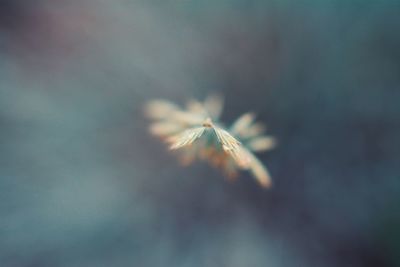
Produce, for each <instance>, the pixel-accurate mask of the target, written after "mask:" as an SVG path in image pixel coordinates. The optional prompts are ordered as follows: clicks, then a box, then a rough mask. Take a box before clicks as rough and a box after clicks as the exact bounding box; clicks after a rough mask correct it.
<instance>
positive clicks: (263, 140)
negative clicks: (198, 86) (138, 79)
mask: <svg viewBox="0 0 400 267" xmlns="http://www.w3.org/2000/svg"><path fill="white" fill-rule="evenodd" d="M222 108H223V101H222V98H221V97H219V96H215V95H214V96H210V97H208V98H207V99H206V100H205V101H204V102H199V101H196V100H191V101H188V103H187V105H186V107H185V108H180V107H179V106H177V105H175V104H173V103H171V102H169V101H166V100H153V101H150V102H149V103H148V104H147V105H146V108H145V112H146V115H147V116H148V117H149V118H150V119H152V120H153V121H154V122H153V123H152V124H151V126H150V132H151V133H152V134H153V135H155V136H158V137H160V138H161V139H162V140H163V141H165V142H166V143H167V144H169V148H170V149H171V150H178V149H179V150H180V151H181V154H180V161H181V163H182V164H184V165H188V164H190V163H192V162H193V161H194V160H195V159H197V158H198V159H201V160H205V161H208V162H209V163H210V164H211V165H213V166H215V167H217V168H221V169H222V170H223V171H224V173H225V174H226V175H227V177H228V178H231V179H233V178H235V177H237V175H238V171H239V170H249V171H251V172H252V174H253V176H254V177H255V178H256V179H257V181H258V182H259V184H260V185H261V186H263V187H270V186H271V178H270V175H269V173H268V170H267V169H266V167H265V166H264V165H263V164H262V163H261V162H260V160H259V159H257V157H256V156H255V155H254V154H253V152H261V151H267V150H270V149H272V148H274V147H275V145H276V141H275V138H273V137H270V136H265V135H263V134H264V131H265V126H264V125H263V124H261V123H258V122H255V116H254V114H252V113H245V114H243V115H242V116H240V117H239V118H238V119H237V120H236V121H235V122H234V123H233V125H232V126H231V127H230V128H229V129H228V130H225V129H224V128H223V126H222V125H221V124H220V123H218V120H219V117H220V115H221V112H222Z"/></svg>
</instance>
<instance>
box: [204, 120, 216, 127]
mask: <svg viewBox="0 0 400 267" xmlns="http://www.w3.org/2000/svg"><path fill="white" fill-rule="evenodd" d="M203 127H206V128H212V127H214V124H213V122H212V120H211V118H207V119H206V120H205V121H204V122H203Z"/></svg>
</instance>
